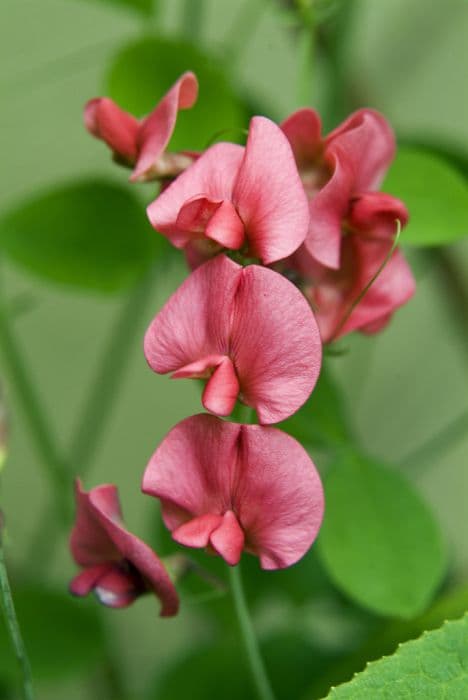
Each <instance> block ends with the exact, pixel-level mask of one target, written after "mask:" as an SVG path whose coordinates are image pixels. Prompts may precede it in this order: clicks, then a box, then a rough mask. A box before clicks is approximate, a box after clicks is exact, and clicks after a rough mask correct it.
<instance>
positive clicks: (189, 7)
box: [181, 0, 205, 42]
mask: <svg viewBox="0 0 468 700" xmlns="http://www.w3.org/2000/svg"><path fill="white" fill-rule="evenodd" d="M204 1H205V0H185V2H183V3H182V21H181V26H182V28H183V32H184V34H185V36H186V37H187V38H188V39H190V40H191V41H193V42H195V41H196V40H198V39H200V35H201V33H202V27H203V22H204V10H205V7H204Z"/></svg>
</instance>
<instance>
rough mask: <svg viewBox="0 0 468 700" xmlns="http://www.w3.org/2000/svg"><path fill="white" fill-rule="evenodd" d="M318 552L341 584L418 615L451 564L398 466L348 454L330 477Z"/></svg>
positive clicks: (378, 606)
mask: <svg viewBox="0 0 468 700" xmlns="http://www.w3.org/2000/svg"><path fill="white" fill-rule="evenodd" d="M325 502H326V511H325V520H324V524H323V526H322V529H321V532H320V536H319V540H318V551H319V554H320V555H321V558H322V561H323V563H324V565H325V567H326V569H327V571H328V573H329V575H330V576H331V578H332V580H333V581H334V582H335V583H336V585H337V586H338V587H339V588H341V589H342V590H343V591H344V592H345V593H347V594H348V595H349V596H350V597H351V598H353V599H354V600H355V601H357V602H358V603H360V604H361V605H363V606H364V607H367V608H369V609H370V610H373V611H374V612H377V613H380V614H382V615H395V616H400V617H410V616H413V615H417V614H418V613H420V612H421V611H422V610H424V608H425V607H426V606H427V605H428V604H429V602H430V600H431V598H432V596H433V594H434V592H435V590H436V588H437V586H438V585H439V583H440V581H441V578H442V576H443V574H444V571H445V566H446V557H445V551H444V546H443V543H442V539H441V535H440V532H439V529H438V526H437V524H436V522H435V520H434V519H433V517H432V514H431V512H430V511H429V509H428V508H427V506H426V505H425V503H424V502H423V501H422V499H421V497H420V496H419V495H418V493H417V492H416V491H415V489H414V488H413V487H412V486H411V484H410V483H409V482H407V481H406V479H404V478H403V477H402V476H401V475H400V474H399V473H398V472H396V471H392V470H390V469H387V468H385V467H382V466H381V465H379V464H377V463H376V462H374V461H372V460H370V459H367V458H364V457H358V456H355V455H350V454H348V455H343V456H342V457H341V458H340V459H339V460H338V462H337V463H336V464H335V465H334V468H332V469H331V471H330V472H329V474H328V476H327V478H326V479H325Z"/></svg>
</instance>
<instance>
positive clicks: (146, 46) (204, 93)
mask: <svg viewBox="0 0 468 700" xmlns="http://www.w3.org/2000/svg"><path fill="white" fill-rule="evenodd" d="M187 70H191V71H193V72H194V73H195V74H196V75H197V78H198V81H199V84H200V91H199V97H198V101H197V103H196V104H195V106H194V107H193V108H192V109H189V110H183V111H181V112H179V116H178V119H177V125H176V129H175V133H174V136H173V138H172V140H171V144H170V148H171V149H173V150H178V149H185V150H198V149H204V148H206V146H207V143H208V141H210V139H212V138H213V136H214V135H215V134H217V133H219V132H220V131H222V130H225V129H239V128H245V127H246V126H247V115H246V110H245V107H244V106H243V104H242V102H241V101H240V100H239V98H238V97H237V96H236V95H235V93H234V92H233V90H232V88H231V87H230V85H229V83H228V82H227V79H226V76H225V71H224V70H223V68H222V67H221V65H220V61H219V59H218V58H217V57H214V56H211V55H208V54H205V53H202V52H201V51H200V50H199V49H198V48H195V47H194V46H193V45H192V44H189V43H187V42H184V41H182V40H175V39H162V38H159V37H158V38H146V39H143V40H140V41H138V42H136V43H132V44H130V45H129V46H127V47H126V48H124V49H123V50H122V51H121V52H120V53H119V54H118V56H117V57H116V59H115V61H114V63H113V65H112V67H111V69H110V72H109V76H108V81H107V90H108V92H109V93H110V96H111V97H112V98H113V99H114V100H115V101H116V102H118V104H119V105H121V106H122V107H123V108H124V109H126V110H128V111H129V112H132V113H133V114H135V115H137V116H142V115H143V114H147V113H148V112H150V111H151V110H152V109H153V108H154V107H155V105H156V104H157V103H158V102H159V100H160V99H161V97H163V95H164V94H165V93H166V92H167V90H168V89H169V88H170V87H171V85H172V84H173V83H175V81H176V80H177V79H178V78H179V76H180V75H181V74H182V73H183V72H184V71H187ZM224 138H225V139H228V140H235V139H234V138H233V134H232V133H229V134H226V136H225V137H224Z"/></svg>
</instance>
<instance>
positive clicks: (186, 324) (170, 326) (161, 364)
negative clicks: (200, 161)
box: [144, 176, 242, 376]
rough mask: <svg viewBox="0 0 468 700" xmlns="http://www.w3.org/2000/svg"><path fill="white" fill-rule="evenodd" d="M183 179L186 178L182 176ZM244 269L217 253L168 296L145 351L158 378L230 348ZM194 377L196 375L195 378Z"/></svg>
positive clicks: (205, 366)
mask: <svg viewBox="0 0 468 700" xmlns="http://www.w3.org/2000/svg"><path fill="white" fill-rule="evenodd" d="M180 177H183V176H180ZM241 273H242V268H241V266H240V265H237V263H235V262H233V261H232V260H230V259H229V258H227V257H226V256H224V255H219V256H217V257H216V258H214V259H213V260H210V261H208V262H207V263H205V264H204V265H202V266H201V267H199V268H197V269H196V270H195V271H194V272H192V274H191V275H190V277H188V278H187V279H186V280H185V282H183V284H182V285H181V286H180V287H179V289H178V290H177V291H176V292H175V293H174V294H173V295H172V296H171V297H170V299H169V300H168V301H167V302H166V304H165V305H164V306H163V308H162V309H161V311H160V312H159V313H158V314H157V316H156V317H155V318H154V320H153V321H152V323H151V325H150V326H149V328H148V330H147V332H146V335H145V341H144V351H145V356H146V360H147V362H148V364H149V366H150V367H151V368H152V369H153V370H154V371H155V372H159V373H160V374H165V373H166V372H175V375H174V376H177V372H176V370H181V369H183V368H184V367H185V366H186V365H190V364H191V363H195V362H197V363H198V362H199V361H203V363H204V369H206V368H207V366H208V365H207V364H206V362H205V358H211V357H213V356H215V357H217V358H220V357H224V356H226V355H227V352H228V350H229V332H230V326H229V318H230V315H231V312H232V309H233V305H234V296H235V291H236V289H237V287H238V285H239V280H240V276H241ZM194 376H197V375H196V374H195V375H194Z"/></svg>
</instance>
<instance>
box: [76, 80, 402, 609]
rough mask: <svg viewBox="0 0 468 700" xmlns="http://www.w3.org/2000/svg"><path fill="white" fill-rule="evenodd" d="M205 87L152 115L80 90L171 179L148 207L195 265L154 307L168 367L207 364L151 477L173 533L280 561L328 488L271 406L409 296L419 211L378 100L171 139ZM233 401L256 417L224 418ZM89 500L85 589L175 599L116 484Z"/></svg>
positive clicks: (312, 533) (297, 549)
mask: <svg viewBox="0 0 468 700" xmlns="http://www.w3.org/2000/svg"><path fill="white" fill-rule="evenodd" d="M197 92H198V84H197V80H196V78H195V76H194V75H193V74H192V73H185V74H184V75H183V76H182V77H181V78H180V79H179V80H178V81H177V83H176V84H175V85H174V86H173V87H172V88H171V89H170V90H169V92H168V93H167V94H166V95H165V97H164V98H163V99H162V100H161V102H160V103H159V104H158V105H157V107H156V108H155V109H154V111H153V112H152V113H151V114H150V115H149V116H148V117H146V118H145V119H143V120H142V121H138V120H137V119H135V118H134V117H133V116H131V115H129V114H127V113H126V112H123V111H122V110H121V109H120V108H119V107H118V106H117V105H116V104H114V103H113V102H112V101H111V100H109V99H107V98H98V99H93V100H91V101H90V102H88V104H87V105H86V107H85V124H86V127H87V128H88V130H89V131H90V132H91V133H92V134H93V135H94V136H96V137H98V138H100V139H101V140H103V141H105V142H106V144H107V145H108V146H109V147H110V148H111V150H112V152H113V156H114V159H115V160H116V161H117V162H118V163H120V164H123V165H126V166H128V167H131V168H132V174H131V177H130V179H131V180H132V181H140V180H161V181H163V185H164V186H163V187H162V188H161V192H160V194H159V196H158V197H157V198H156V199H155V201H154V202H152V204H150V206H149V207H148V217H149V220H150V222H151V224H152V225H153V227H154V228H155V229H156V230H157V231H158V232H159V233H160V234H162V235H164V236H166V237H167V238H168V239H169V240H170V241H171V243H172V244H173V245H174V246H175V247H176V248H180V249H183V250H184V252H185V255H186V259H187V262H188V264H189V267H190V268H191V269H192V272H191V274H190V275H189V277H188V278H187V279H186V281H185V282H184V283H183V284H182V285H181V287H180V288H179V289H178V290H177V291H176V292H175V293H174V294H173V295H172V296H171V297H170V299H169V300H168V301H167V303H166V304H165V306H164V307H163V308H162V310H161V311H160V312H159V313H158V314H157V315H156V317H155V318H154V320H153V321H152V323H151V324H150V326H149V328H148V330H147V332H146V336H145V341H144V352H145V356H146V359H147V361H148V364H149V366H150V367H151V368H152V369H153V370H154V371H155V372H157V373H160V374H166V373H171V375H172V377H173V378H198V379H202V380H205V384H204V390H203V395H202V404H203V406H204V408H205V409H206V410H207V411H209V412H210V413H203V414H199V415H195V416H191V417H190V418H187V419H185V420H183V421H182V422H181V423H179V424H178V425H176V426H175V427H174V428H173V429H172V430H171V431H170V432H169V434H168V435H167V436H166V438H165V439H164V440H163V442H162V443H161V445H160V446H159V447H158V449H157V450H156V452H155V453H154V455H153V456H152V458H151V460H150V462H149V464H148V466H147V468H146V471H145V474H144V477H143V484H142V489H143V492H144V493H146V494H149V495H151V496H153V497H155V498H158V499H159V500H160V502H161V509H162V517H163V520H164V523H165V525H166V526H167V528H168V529H169V530H170V531H171V533H172V536H173V539H174V540H175V541H176V542H178V543H180V544H182V545H185V546H187V547H206V548H208V549H209V550H210V551H212V552H214V553H216V554H218V555H220V556H221V557H223V558H224V560H225V561H226V562H227V563H228V564H229V565H231V566H234V565H236V564H237V563H238V562H239V560H240V557H241V553H242V551H244V550H245V551H247V552H250V553H251V554H253V555H256V556H257V557H258V558H259V560H260V564H261V566H262V568H264V569H278V568H284V567H288V566H291V565H292V564H294V563H296V562H297V561H298V560H299V559H300V558H301V557H302V556H303V555H304V554H305V553H306V552H307V550H308V549H309V548H310V546H311V545H312V543H313V541H314V539H315V537H316V535H317V532H318V530H319V527H320V523H321V520H322V516H323V509H324V499H323V490H322V486H321V482H320V478H319V476H318V473H317V471H316V469H315V467H314V465H313V463H312V461H311V459H310V457H309V456H308V454H307V453H306V452H305V450H304V449H303V448H302V447H301V445H300V444H299V443H298V442H297V441H296V440H294V439H293V438H292V437H290V436H289V435H287V434H285V433H284V432H282V431H281V430H278V429H277V428H274V427H272V424H275V423H278V422H280V421H283V420H284V419H286V418H288V417H289V416H291V415H292V414H293V413H294V412H296V411H297V410H298V409H300V407H301V406H302V404H303V403H304V402H305V401H306V400H307V398H308V397H309V395H310V393H311V392H312V390H313V388H314V386H315V383H316V381H317V379H318V375H319V372H320V366H321V356H322V344H323V343H328V342H331V341H333V340H335V339H336V338H338V337H341V336H343V335H344V334H346V333H349V332H351V331H353V330H360V331H361V332H363V333H375V332H376V331H378V330H380V329H382V328H383V327H384V326H385V325H386V324H387V323H388V322H389V320H390V318H391V316H392V315H393V313H394V312H395V310H396V309H397V308H398V307H400V306H401V305H402V304H404V303H405V302H406V301H407V300H408V299H409V298H410V297H411V296H412V294H413V292H414V280H413V277H412V274H411V271H410V269H409V267H408V265H407V263H406V261H405V259H404V257H403V255H402V253H401V252H400V251H399V250H398V249H396V250H394V239H395V233H396V230H397V225H398V222H399V225H400V226H404V225H405V223H406V221H407V218H408V214H407V211H406V208H405V206H404V204H403V203H402V202H400V201H399V200H397V199H395V198H394V197H391V196H390V195H387V194H383V193H380V192H378V187H379V185H380V182H381V180H382V177H383V175H384V174H385V171H386V169H387V168H388V166H389V164H390V162H391V159H392V157H393V155H394V151H395V143H394V138H393V134H392V132H391V129H390V127H389V126H388V124H387V122H386V121H385V119H384V118H383V117H382V116H381V115H380V114H378V113H377V112H374V111H372V110H368V109H363V110H360V111H358V112H356V113H354V114H353V115H351V116H350V117H349V118H348V119H347V120H346V121H345V122H344V123H343V124H341V125H340V126H339V127H338V128H336V129H335V130H334V131H332V132H331V133H330V134H329V135H328V136H326V137H323V136H322V135H321V125H320V119H319V116H318V115H317V113H316V112H315V111H314V110H312V109H302V110H299V111H298V112H296V113H294V114H293V115H291V116H290V117H289V118H288V119H286V120H285V121H284V122H283V123H282V124H281V125H279V126H278V125H276V124H274V123H273V122H272V121H270V120H269V119H266V118H265V117H254V118H253V119H252V120H251V123H250V128H249V132H248V138H247V143H246V145H245V147H243V146H240V145H237V144H233V143H217V144H216V145H213V146H211V147H210V148H208V149H207V150H205V151H204V152H203V153H201V154H199V153H193V152H182V153H171V152H168V151H167V146H168V143H169V141H170V137H171V135H172V132H173V130H174V127H175V123H176V118H177V112H178V110H179V109H187V108H189V107H191V106H192V105H193V104H194V102H195V100H196V98H197ZM384 263H385V265H384ZM378 273H379V274H378ZM374 278H375V279H374ZM371 281H372V284H370V282H371ZM364 292H365V293H364ZM357 302H359V303H357ZM237 402H240V403H241V404H244V405H245V406H248V407H250V408H251V409H253V410H255V411H256V414H257V417H258V423H259V425H251V424H240V423H235V422H230V421H226V420H222V418H221V417H226V416H230V415H231V414H232V413H233V411H235V408H236V405H237ZM210 414H211V415H210ZM77 504H78V512H77V520H76V523H75V527H74V529H73V533H72V538H71V549H72V554H73V556H74V559H75V561H76V563H77V564H78V565H79V566H80V567H82V569H83V571H82V572H81V573H80V574H78V576H77V577H76V578H75V579H74V580H73V582H72V584H71V590H72V592H73V593H75V594H76V595H85V594H87V593H88V592H89V591H91V590H94V591H95V592H96V594H97V595H98V597H99V599H100V600H101V602H103V603H105V604H107V605H111V606H114V607H122V606H125V605H128V604H129V603H131V602H132V601H133V600H134V599H135V598H136V597H137V596H138V595H139V594H141V593H143V592H145V591H148V590H152V591H154V592H155V593H156V595H157V596H158V597H159V598H160V600H161V614H162V615H173V614H175V613H176V612H177V609H178V598H177V593H176V591H175V588H174V585H173V584H172V583H171V580H170V578H169V576H168V574H167V572H166V570H165V568H164V566H163V564H162V563H161V561H160V560H159V559H158V557H157V556H156V554H154V552H152V550H151V549H150V548H149V547H148V546H147V545H145V544H144V543H143V542H142V541H141V540H139V539H138V538H137V537H135V536H134V535H131V534H130V533H128V532H127V531H126V530H125V529H124V527H123V525H122V523H121V514H120V507H119V503H118V498H117V495H116V489H115V487H113V486H110V485H107V486H100V487H97V488H95V489H92V491H90V492H89V493H84V492H83V491H82V489H81V486H80V484H78V485H77Z"/></svg>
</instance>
